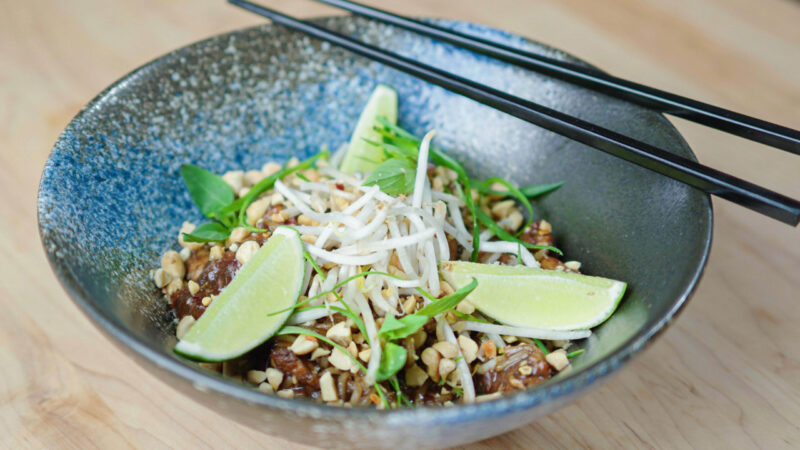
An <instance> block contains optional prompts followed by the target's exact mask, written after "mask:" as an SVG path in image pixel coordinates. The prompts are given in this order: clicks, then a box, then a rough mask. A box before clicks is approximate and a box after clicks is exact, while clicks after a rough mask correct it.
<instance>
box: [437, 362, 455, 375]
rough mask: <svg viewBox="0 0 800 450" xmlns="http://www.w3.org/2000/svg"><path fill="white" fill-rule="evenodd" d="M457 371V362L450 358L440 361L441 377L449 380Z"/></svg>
mask: <svg viewBox="0 0 800 450" xmlns="http://www.w3.org/2000/svg"><path fill="white" fill-rule="evenodd" d="M454 370H456V362H455V361H453V360H452V359H450V358H444V359H442V360H441V361H439V376H440V377H442V378H447V376H448V375H450V373H451V372H452V371H454Z"/></svg>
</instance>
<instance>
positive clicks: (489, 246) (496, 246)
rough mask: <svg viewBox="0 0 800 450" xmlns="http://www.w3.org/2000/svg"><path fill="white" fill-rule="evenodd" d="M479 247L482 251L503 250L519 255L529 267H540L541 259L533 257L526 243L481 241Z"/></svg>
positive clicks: (502, 251)
mask: <svg viewBox="0 0 800 450" xmlns="http://www.w3.org/2000/svg"><path fill="white" fill-rule="evenodd" d="M478 249H479V250H480V251H482V252H501V253H510V254H512V255H517V254H519V256H520V257H521V258H522V263H523V264H525V265H526V266H528V267H539V261H536V258H534V257H533V255H532V254H531V252H530V251H529V250H528V249H527V248H525V246H524V245H522V244H518V243H516V242H508V241H486V242H484V241H481V243H480V246H479V247H478Z"/></svg>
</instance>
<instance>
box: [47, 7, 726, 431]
mask: <svg viewBox="0 0 800 450" xmlns="http://www.w3.org/2000/svg"><path fill="white" fill-rule="evenodd" d="M352 19H353V16H324V17H317V18H315V19H313V21H314V22H325V21H348V20H352ZM420 19H422V20H430V21H434V22H437V23H441V24H444V25H448V24H449V25H467V26H476V27H479V28H481V29H483V30H485V31H490V32H497V33H500V34H503V35H505V36H507V37H513V38H515V39H521V40H522V41H523V42H525V43H526V44H532V45H534V46H537V47H539V48H541V49H544V50H547V51H552V52H554V53H556V54H559V55H562V56H564V57H566V58H569V59H572V60H574V61H576V62H578V63H581V64H587V63H585V61H583V60H581V59H579V58H577V57H575V56H573V55H571V54H570V53H567V52H564V51H563V50H559V49H556V48H553V47H551V46H549V45H546V44H543V43H541V42H538V41H535V40H532V39H528V38H526V37H524V36H520V35H517V34H514V33H511V32H508V31H504V30H500V29H497V28H494V27H490V26H487V25H483V24H479V23H475V22H467V21H457V20H449V19H434V18H420ZM274 28H280V27H276V26H275V25H274V24H272V23H266V24H262V25H255V26H250V27H245V28H239V29H235V30H232V31H228V32H224V33H219V34H216V35H213V36H210V37H208V38H205V39H201V40H198V41H195V42H192V43H189V44H187V45H184V46H181V47H180V48H177V49H175V50H172V51H169V52H167V53H165V54H162V55H160V56H158V57H156V58H154V59H152V60H150V61H148V62H146V63H144V64H142V65H141V66H139V67H137V68H135V69H133V70H132V71H130V72H128V73H127V74H125V75H124V76H122V77H121V78H119V79H117V80H116V81H115V82H113V83H112V84H111V85H109V86H108V87H106V88H105V89H103V90H102V91H101V92H100V93H99V94H97V95H96V96H95V97H94V98H92V100H90V101H89V102H88V103H87V104H86V105H85V106H84V107H83V108H81V110H80V111H79V112H78V113H77V114H76V115H75V117H73V118H72V119H71V120H70V122H69V124H67V126H66V127H65V129H64V130H63V131H62V133H61V134H60V135H59V137H58V139H57V140H56V142H55V144H54V145H53V148H52V149H51V154H50V156H48V159H47V162H46V163H45V166H44V169H43V171H42V175H41V177H40V182H39V189H38V193H37V225H38V229H39V237H40V240H41V243H42V246H43V249H44V250H45V253H46V255H47V259H48V263H49V265H50V267H51V269H52V270H53V272H54V273H55V274H56V276H57V278H58V281H59V283H60V284H61V286H62V287H63V288H64V290H65V291H66V292H67V294H68V295H69V297H70V298H71V299H72V300H73V301H74V302H75V304H76V305H77V306H78V307H79V308H80V309H81V310H82V311H83V312H84V313H85V314H86V315H87V316H89V317H90V318H91V319H92V322H93V323H94V324H95V326H96V327H97V328H98V329H99V330H100V331H101V332H102V333H103V334H105V335H107V336H109V337H111V338H112V339H111V340H112V342H114V343H115V344H117V345H119V346H120V347H121V348H123V349H125V350H131V351H133V352H134V353H136V354H137V356H139V357H140V358H138V360H141V359H144V360H146V361H147V362H149V363H150V364H153V365H155V366H156V367H157V368H159V369H162V370H165V371H167V372H169V373H171V374H172V375H175V376H177V377H179V378H182V379H183V380H182V381H185V382H187V383H190V386H192V387H193V388H194V389H195V390H199V391H202V392H205V391H213V392H214V393H216V394H221V395H223V396H225V397H230V398H233V399H236V400H239V401H244V402H246V403H250V404H254V405H258V406H259V407H267V408H272V409H276V410H280V411H282V412H291V413H293V414H296V415H299V416H307V417H320V418H321V417H324V418H326V419H330V420H341V421H344V420H352V419H361V420H376V421H381V422H382V423H384V424H385V425H388V426H391V425H402V424H408V423H419V422H420V421H421V420H424V421H425V422H426V423H428V424H431V425H435V424H447V423H457V422H469V421H471V420H473V419H478V418H480V417H484V416H489V415H490V416H494V415H500V414H503V415H507V414H510V413H513V412H517V411H521V410H526V409H530V408H532V407H534V406H537V405H539V404H542V403H545V402H550V403H556V402H555V400H556V399H558V398H564V399H566V398H567V396H569V395H577V394H579V393H582V392H585V391H586V390H588V389H589V388H590V387H592V386H593V385H596V383H598V382H600V381H602V380H605V379H607V378H608V377H609V376H610V375H612V374H614V373H615V372H616V371H617V370H618V369H619V368H621V367H622V366H623V365H624V364H626V363H628V362H629V361H630V360H631V359H632V358H633V357H634V356H636V355H638V354H640V353H641V351H642V350H643V349H644V348H646V347H647V346H648V345H649V344H651V343H652V342H653V340H654V339H655V338H656V337H657V336H659V335H660V334H661V333H663V332H664V331H665V330H666V328H667V326H668V325H669V324H670V323H671V322H672V321H673V320H674V319H675V318H676V317H677V316H678V314H679V313H680V312H681V311H682V310H683V308H684V307H685V305H686V303H687V302H688V300H689V298H690V297H691V295H692V294H693V293H694V291H695V290H696V288H697V285H698V283H699V281H700V279H701V278H702V275H703V272H704V270H705V267H706V265H707V263H708V258H709V253H710V249H711V243H712V239H713V229H714V214H713V204H712V203H711V198H710V195H708V194H706V193H703V192H700V191H697V190H691V191H690V192H691V193H692V195H699V196H700V197H701V200H702V202H703V204H704V206H705V207H704V208H702V209H703V211H704V212H705V215H706V216H707V224H708V226H707V229H706V230H705V233H704V234H705V236H703V241H704V245H705V246H704V248H703V249H702V255H701V257H700V260H699V261H698V264H697V267H696V268H695V269H694V273H692V276H691V280H690V281H689V283H688V284H687V285H686V286H685V288H684V289H683V291H682V292H681V294H680V295H679V296H678V298H677V299H676V302H675V303H674V305H673V306H672V308H670V309H669V310H668V311H667V312H666V314H664V316H663V317H661V318H660V319H659V320H658V321H656V322H655V323H653V324H652V325H650V326H649V327H645V328H643V329H641V330H639V331H638V332H636V333H635V334H633V335H632V336H631V337H629V338H628V339H626V340H625V342H624V343H623V344H622V345H620V346H619V348H617V349H616V350H614V351H613V352H611V353H610V354H608V355H607V356H606V357H605V358H603V359H601V360H599V361H597V362H595V363H592V364H590V365H588V366H586V367H584V368H583V369H581V370H580V371H576V373H574V374H570V375H568V376H566V377H564V378H562V379H559V380H555V381H553V382H552V383H547V384H545V385H543V386H539V387H536V388H534V389H530V390H524V391H520V392H516V393H514V394H512V395H506V396H502V397H500V398H498V399H495V400H492V401H488V402H482V403H472V404H457V405H455V406H452V407H416V408H401V409H396V410H379V409H376V408H341V407H334V406H328V405H325V404H320V403H316V402H311V401H305V400H301V401H298V400H295V399H285V398H282V397H278V396H276V395H269V394H265V393H263V392H260V391H258V390H255V389H253V388H252V387H249V386H246V385H243V384H241V383H237V382H235V381H232V380H227V379H225V378H223V377H222V376H220V375H214V374H211V373H205V372H203V371H200V370H197V369H195V368H193V367H191V366H190V365H188V364H186V363H185V362H182V361H181V360H180V359H178V357H176V356H173V355H170V354H167V353H164V352H162V351H160V350H158V349H155V348H153V347H151V346H150V345H148V344H147V343H146V342H144V341H143V340H142V339H140V338H138V337H136V336H134V335H132V334H129V333H128V332H127V331H125V329H124V328H122V327H121V326H118V325H116V324H115V323H114V321H113V319H112V318H111V317H109V316H107V315H106V314H105V313H104V312H102V311H101V310H99V309H97V308H96V307H94V306H93V305H92V302H91V301H90V300H88V295H87V294H86V293H85V292H84V291H83V290H82V289H81V288H80V285H79V284H78V283H77V281H76V280H75V278H74V277H73V276H72V274H71V273H70V272H69V271H67V270H64V268H62V267H60V266H58V264H57V260H56V258H55V257H54V254H53V252H51V250H50V249H49V247H48V242H47V240H46V233H45V232H44V226H43V215H44V213H45V212H46V210H47V206H46V205H45V203H44V201H43V196H42V193H43V190H44V189H43V187H44V184H45V180H46V178H47V177H48V176H49V173H50V171H51V169H52V168H51V164H52V154H53V152H54V151H57V149H58V146H59V144H60V143H61V142H62V141H63V140H64V139H65V135H66V134H67V133H68V132H69V131H70V130H71V129H72V128H73V127H74V126H77V124H78V123H79V122H81V121H82V120H83V117H84V115H86V114H88V112H89V111H91V110H93V109H95V108H98V107H99V106H101V105H102V104H103V103H105V102H106V101H107V99H108V97H109V96H110V95H111V94H112V93H113V92H114V91H115V90H118V89H122V88H124V87H125V86H126V85H127V84H128V83H129V82H131V81H132V80H135V79H137V78H139V77H141V76H144V75H146V74H147V73H148V72H150V71H154V70H158V69H159V68H160V67H161V66H162V65H165V64H168V63H169V62H171V61H173V60H174V59H175V58H180V57H181V56H182V55H183V54H185V53H186V52H189V51H190V49H192V48H194V47H198V46H202V45H204V44H206V43H208V42H211V41H214V40H219V39H227V38H229V37H231V36H236V35H241V34H245V33H249V32H254V31H258V32H264V33H269V32H271V31H272V30H273V29H274ZM659 116H660V120H663V121H664V122H666V125H667V126H668V127H669V128H671V129H672V130H673V131H674V132H675V136H676V138H677V140H678V142H677V144H678V145H680V146H682V147H684V149H685V150H686V151H687V152H688V154H689V155H688V156H689V157H690V158H691V159H694V160H696V156H695V154H694V152H693V151H692V150H691V148H690V146H689V145H688V144H687V142H686V140H685V139H684V137H683V136H682V135H681V134H680V132H678V130H677V129H676V128H675V126H674V124H673V123H672V122H670V121H669V120H667V119H666V118H665V117H664V116H663V114H659Z"/></svg>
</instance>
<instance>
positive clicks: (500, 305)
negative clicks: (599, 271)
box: [440, 261, 627, 330]
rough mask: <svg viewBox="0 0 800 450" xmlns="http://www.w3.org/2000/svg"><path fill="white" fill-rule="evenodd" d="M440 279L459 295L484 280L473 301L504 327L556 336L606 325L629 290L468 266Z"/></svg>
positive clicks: (444, 271) (617, 284)
mask: <svg viewBox="0 0 800 450" xmlns="http://www.w3.org/2000/svg"><path fill="white" fill-rule="evenodd" d="M440 274H441V275H442V277H443V278H444V279H445V280H446V281H447V282H448V283H450V285H451V286H453V288H455V289H458V288H461V287H462V286H464V285H466V284H468V283H469V282H470V281H472V278H475V279H476V280H478V287H477V288H475V290H474V291H472V292H471V293H470V294H469V295H468V296H467V300H469V302H470V303H472V304H473V305H475V308H477V309H478V310H479V311H480V312H482V313H483V314H486V315H487V316H489V317H491V318H493V319H495V320H497V321H498V322H501V323H504V324H507V325H513V326H518V327H534V328H545V329H552V330H583V329H589V328H592V327H594V326H597V325H599V324H601V323H603V322H604V321H605V320H606V319H608V318H609V317H610V316H611V314H612V313H613V312H614V310H615V309H616V308H617V305H619V302H620V300H621V299H622V296H623V294H624V293H625V288H626V286H627V284H626V283H623V282H621V281H616V280H611V279H608V278H601V277H592V276H588V275H581V274H577V273H569V272H561V271H555V270H544V269H537V268H533V267H525V266H503V265H498V264H477V263H470V262H463V261H448V262H444V263H442V268H441V270H440Z"/></svg>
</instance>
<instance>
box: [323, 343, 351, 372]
mask: <svg viewBox="0 0 800 450" xmlns="http://www.w3.org/2000/svg"><path fill="white" fill-rule="evenodd" d="M328 362H329V363H331V364H332V365H333V366H334V367H336V368H337V369H339V370H343V371H344V370H350V369H351V368H352V367H353V360H351V359H350V355H348V354H347V353H344V352H342V351H341V350H339V349H338V348H335V347H334V349H333V351H332V352H331V356H329V357H328Z"/></svg>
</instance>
